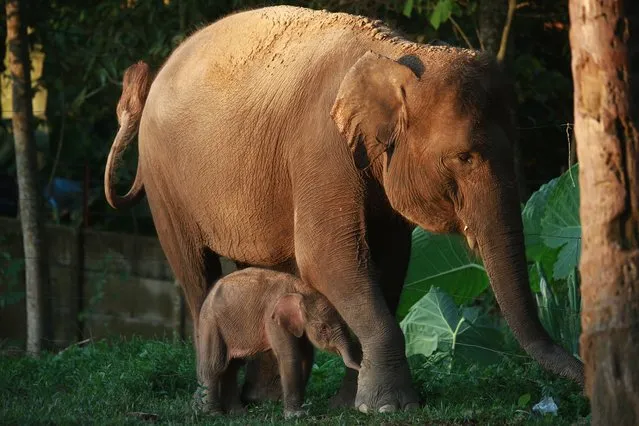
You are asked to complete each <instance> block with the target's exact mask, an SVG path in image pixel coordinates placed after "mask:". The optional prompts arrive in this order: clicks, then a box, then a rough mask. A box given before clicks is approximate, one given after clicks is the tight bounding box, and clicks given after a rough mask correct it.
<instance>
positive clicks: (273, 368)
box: [242, 351, 282, 404]
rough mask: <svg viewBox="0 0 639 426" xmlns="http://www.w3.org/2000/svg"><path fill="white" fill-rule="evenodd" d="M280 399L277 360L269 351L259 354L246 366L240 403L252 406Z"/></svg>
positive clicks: (280, 386) (280, 389)
mask: <svg viewBox="0 0 639 426" xmlns="http://www.w3.org/2000/svg"><path fill="white" fill-rule="evenodd" d="M281 398H282V385H281V382H280V374H279V367H278V365H277V359H276V358H275V355H273V353H272V352H271V351H269V352H265V353H263V354H260V355H259V356H258V357H256V358H255V359H254V360H251V361H249V362H248V363H247V364H246V378H245V379H244V386H242V402H244V403H245V404H253V403H258V402H263V401H278V400H280V399H281Z"/></svg>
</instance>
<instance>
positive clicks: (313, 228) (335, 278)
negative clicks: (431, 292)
mask: <svg viewBox="0 0 639 426" xmlns="http://www.w3.org/2000/svg"><path fill="white" fill-rule="evenodd" d="M319 205H321V206H323V207H325V208H326V209H328V211H326V210H318V204H317V203H314V204H313V208H312V209H309V210H305V209H303V208H302V207H299V208H298V212H299V213H298V216H297V221H296V227H295V256H296V259H297V262H298V267H299V270H300V273H301V277H302V279H303V280H305V281H306V282H307V283H309V284H310V285H312V286H313V287H315V288H316V289H317V290H318V291H320V292H321V293H323V294H324V295H325V296H326V297H327V298H328V299H329V301H330V302H331V303H332V304H333V306H335V308H336V309H337V311H338V312H339V313H340V315H341V316H342V317H343V318H344V320H345V321H346V323H347V324H348V326H349V327H350V328H351V330H352V331H353V332H354V333H355V335H356V336H357V338H358V339H359V341H360V343H361V346H362V353H363V356H362V363H361V370H360V373H359V378H358V386H357V395H356V398H355V407H356V408H358V409H359V410H361V411H393V410H396V409H402V408H412V407H414V406H417V405H418V400H419V399H418V396H417V393H416V392H415V390H414V389H413V386H412V380H411V376H410V371H409V368H408V363H407V361H406V355H405V349H404V336H403V334H402V332H401V330H400V328H399V325H398V324H397V322H396V320H395V317H394V315H393V314H392V313H391V311H390V310H389V308H388V305H387V303H386V300H385V298H384V294H383V292H382V289H381V288H380V286H379V283H378V282H377V280H376V273H375V272H374V265H373V262H372V259H371V256H370V252H369V246H368V243H367V241H366V237H365V232H364V230H365V228H364V226H363V223H362V222H360V220H362V221H363V214H360V213H359V212H348V211H345V210H344V208H342V209H341V210H340V206H335V205H332V206H333V208H331V205H330V204H326V203H324V204H323V205H322V204H319ZM302 212H304V213H302Z"/></svg>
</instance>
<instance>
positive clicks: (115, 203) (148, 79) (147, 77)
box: [104, 61, 153, 209]
mask: <svg viewBox="0 0 639 426" xmlns="http://www.w3.org/2000/svg"><path fill="white" fill-rule="evenodd" d="M152 82H153V75H152V73H151V68H150V67H149V66H148V65H147V64H146V63H145V62H142V61H140V62H138V63H137V64H133V65H131V66H130V67H129V68H127V70H126V71H125V72H124V78H123V82H122V95H121V96H120V101H119V102H118V106H117V109H116V113H117V116H118V123H119V124H120V129H119V130H118V134H117V135H116V136H115V140H114V141H113V145H112V146H111V151H110V152H109V157H108V158H107V163H106V168H105V170H104V195H105V196H106V199H107V201H108V203H109V204H110V205H111V207H113V208H114V209H121V208H126V207H130V206H132V205H133V204H135V203H137V202H138V201H139V200H140V199H141V198H142V197H143V196H144V183H143V182H142V170H141V168H140V161H138V169H137V172H136V174H135V179H134V181H133V185H131V189H129V192H127V193H126V195H123V196H120V195H118V194H116V192H115V185H114V184H115V181H116V169H117V166H118V163H119V162H120V160H121V158H122V153H123V152H124V151H125V150H126V148H127V146H128V145H129V144H130V143H131V141H132V140H133V138H134V137H135V135H136V134H137V132H138V128H139V126H140V118H141V117H142V110H143V109H144V103H145V102H146V97H147V96H148V94H149V89H150V88H151V83H152Z"/></svg>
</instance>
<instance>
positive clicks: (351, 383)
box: [329, 368, 357, 408]
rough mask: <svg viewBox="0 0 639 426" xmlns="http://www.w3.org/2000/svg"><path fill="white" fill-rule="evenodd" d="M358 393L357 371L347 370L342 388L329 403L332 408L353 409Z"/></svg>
mask: <svg viewBox="0 0 639 426" xmlns="http://www.w3.org/2000/svg"><path fill="white" fill-rule="evenodd" d="M356 393H357V371H354V370H351V369H349V368H347V369H346V374H345V375H344V379H343V380H342V386H341V387H340V388H339V390H338V391H337V393H336V394H335V395H334V396H333V397H332V398H331V400H330V402H329V407H330V408H342V407H353V406H354V404H355V394H356Z"/></svg>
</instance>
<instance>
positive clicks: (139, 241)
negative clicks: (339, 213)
mask: <svg viewBox="0 0 639 426" xmlns="http://www.w3.org/2000/svg"><path fill="white" fill-rule="evenodd" d="M47 237H48V241H47V242H48V259H49V266H50V273H51V279H50V287H51V288H50V293H49V295H48V297H47V300H49V301H50V306H51V326H52V329H53V340H54V342H53V343H54V344H55V345H56V346H66V345H68V344H70V343H72V342H74V341H76V340H77V339H79V338H80V337H84V338H88V337H91V338H101V337H108V336H118V335H121V336H133V335H138V336H143V337H164V336H172V335H176V334H177V335H178V336H180V337H187V336H189V335H190V334H191V330H192V325H191V321H190V315H189V313H188V308H187V307H186V306H185V304H184V301H183V300H182V291H181V289H180V288H179V286H178V284H177V283H176V282H175V280H174V278H173V274H172V272H171V269H170V267H169V264H168V262H167V261H166V258H165V257H164V253H163V252H162V248H161V247H160V243H159V241H158V240H157V239H156V238H152V237H141V236H133V235H124V234H115V233H108V232H97V231H91V230H87V231H84V232H80V230H76V229H73V228H69V227H65V226H55V225H50V226H48V227H47ZM23 257H24V254H23V250H22V236H21V233H20V223H19V221H17V220H15V219H10V218H2V217H0V339H10V340H12V341H20V342H23V341H24V340H25V338H26V313H25V299H24V298H22V300H20V301H19V302H17V303H12V304H8V305H6V306H2V302H3V301H6V300H7V298H8V295H9V291H11V292H22V293H23V294H24V271H23V270H22V269H21V270H20V271H19V273H18V274H17V279H13V278H12V277H11V276H8V275H10V274H8V272H9V269H8V268H9V265H10V264H14V266H15V262H19V261H20V260H21V259H23ZM222 269H223V272H224V273H225V274H226V273H229V272H231V271H232V270H234V269H235V266H234V264H233V263H232V262H230V261H228V260H226V259H223V262H222Z"/></svg>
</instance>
